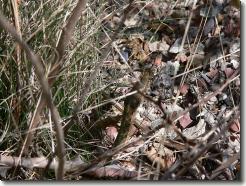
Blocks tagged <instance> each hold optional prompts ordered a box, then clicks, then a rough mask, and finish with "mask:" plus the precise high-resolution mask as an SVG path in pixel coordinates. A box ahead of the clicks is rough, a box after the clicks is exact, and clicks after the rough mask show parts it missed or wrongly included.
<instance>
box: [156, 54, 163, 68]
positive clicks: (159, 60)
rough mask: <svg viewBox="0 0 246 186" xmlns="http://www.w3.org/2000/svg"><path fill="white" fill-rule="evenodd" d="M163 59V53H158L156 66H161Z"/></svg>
mask: <svg viewBox="0 0 246 186" xmlns="http://www.w3.org/2000/svg"><path fill="white" fill-rule="evenodd" d="M161 59H162V56H161V55H157V56H156V58H155V61H154V64H155V65H156V66H160V65H161V62H162V61H161Z"/></svg>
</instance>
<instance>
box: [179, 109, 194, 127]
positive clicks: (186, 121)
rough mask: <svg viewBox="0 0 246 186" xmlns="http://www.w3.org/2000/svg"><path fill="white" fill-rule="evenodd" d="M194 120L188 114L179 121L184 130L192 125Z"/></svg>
mask: <svg viewBox="0 0 246 186" xmlns="http://www.w3.org/2000/svg"><path fill="white" fill-rule="evenodd" d="M191 122H192V119H190V113H189V112H188V113H186V114H185V115H184V116H183V117H182V118H180V119H179V124H180V125H181V126H182V128H183V129H184V128H186V127H187V126H188V125H189V124H191Z"/></svg>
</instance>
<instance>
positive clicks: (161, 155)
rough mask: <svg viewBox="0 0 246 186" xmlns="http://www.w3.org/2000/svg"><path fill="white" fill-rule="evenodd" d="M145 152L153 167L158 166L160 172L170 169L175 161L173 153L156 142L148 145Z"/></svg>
mask: <svg viewBox="0 0 246 186" xmlns="http://www.w3.org/2000/svg"><path fill="white" fill-rule="evenodd" d="M145 152H146V155H147V157H148V158H149V159H150V160H151V161H152V163H153V165H158V164H159V165H160V167H161V169H162V170H166V169H168V168H169V167H171V166H172V164H173V163H174V162H175V160H176V157H175V155H174V152H173V151H171V150H170V149H168V148H167V147H165V146H164V145H162V144H161V143H158V142H154V143H153V144H152V145H150V146H149V147H148V148H147V149H146V151H145Z"/></svg>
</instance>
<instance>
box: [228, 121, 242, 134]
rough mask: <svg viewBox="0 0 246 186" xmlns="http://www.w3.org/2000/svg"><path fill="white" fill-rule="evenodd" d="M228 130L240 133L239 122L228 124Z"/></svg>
mask: <svg viewBox="0 0 246 186" xmlns="http://www.w3.org/2000/svg"><path fill="white" fill-rule="evenodd" d="M230 130H231V131H232V132H240V122H239V120H238V119H236V120H234V121H233V122H232V123H231V124H230Z"/></svg>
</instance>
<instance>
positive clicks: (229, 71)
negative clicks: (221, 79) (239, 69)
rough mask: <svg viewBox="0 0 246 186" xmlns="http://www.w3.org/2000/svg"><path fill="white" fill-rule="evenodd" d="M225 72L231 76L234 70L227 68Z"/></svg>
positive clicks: (227, 75)
mask: <svg viewBox="0 0 246 186" xmlns="http://www.w3.org/2000/svg"><path fill="white" fill-rule="evenodd" d="M224 72H225V75H226V77H227V78H229V77H231V75H232V74H233V72H234V70H233V69H232V68H225V70H224Z"/></svg>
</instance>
